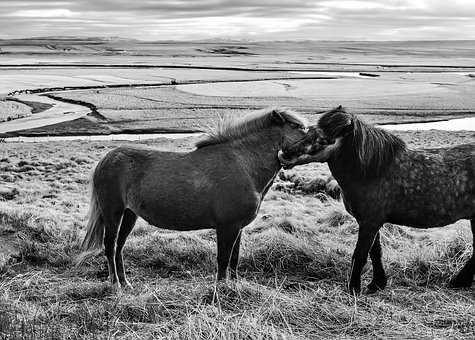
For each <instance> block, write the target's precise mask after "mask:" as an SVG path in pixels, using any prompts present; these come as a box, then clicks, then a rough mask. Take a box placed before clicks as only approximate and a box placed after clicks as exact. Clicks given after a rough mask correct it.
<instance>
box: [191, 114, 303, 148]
mask: <svg viewBox="0 0 475 340" xmlns="http://www.w3.org/2000/svg"><path fill="white" fill-rule="evenodd" d="M276 117H278V118H279V119H276ZM279 120H280V121H279ZM283 123H293V124H297V125H299V126H301V127H306V126H307V122H306V121H305V119H304V118H302V117H300V116H299V114H297V113H296V112H294V111H292V110H288V109H282V108H272V109H265V110H259V111H254V112H251V113H248V114H246V115H244V116H240V117H239V116H231V115H227V116H220V117H218V119H217V120H216V122H215V125H214V126H212V127H210V128H209V129H208V131H207V132H206V134H207V136H206V137H205V138H204V139H202V140H200V141H198V142H197V143H196V147H197V148H202V147H205V146H208V145H214V144H221V143H225V142H228V141H232V140H237V139H240V138H243V137H245V136H248V135H250V134H253V133H256V132H258V131H261V130H263V129H266V128H269V127H271V126H273V125H278V124H283Z"/></svg>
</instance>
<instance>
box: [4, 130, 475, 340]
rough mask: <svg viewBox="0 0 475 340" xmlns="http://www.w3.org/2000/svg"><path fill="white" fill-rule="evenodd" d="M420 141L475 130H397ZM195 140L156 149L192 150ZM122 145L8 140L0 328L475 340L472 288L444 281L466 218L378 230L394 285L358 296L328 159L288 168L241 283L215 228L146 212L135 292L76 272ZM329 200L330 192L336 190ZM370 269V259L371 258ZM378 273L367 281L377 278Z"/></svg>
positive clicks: (245, 258)
mask: <svg viewBox="0 0 475 340" xmlns="http://www.w3.org/2000/svg"><path fill="white" fill-rule="evenodd" d="M402 136H403V138H405V139H406V140H408V141H409V142H410V144H411V145H420V144H423V145H431V146H435V145H438V144H440V143H443V144H449V143H459V142H462V141H465V140H468V139H473V133H472V134H470V133H442V132H439V133H435V132H421V133H417V134H408V133H404V134H402ZM192 142H193V141H192V140H191V139H188V140H181V141H166V140H157V141H151V142H147V144H150V145H153V146H156V147H159V148H162V149H167V150H177V149H179V150H190V149H191V148H192ZM118 144H119V143H117V142H110V143H89V142H80V141H79V142H57V143H46V144H41V145H40V144H10V143H7V144H3V145H2V149H1V151H0V180H1V181H3V182H4V183H5V185H8V186H9V187H12V188H15V189H16V191H13V194H12V195H10V196H8V197H7V196H3V199H2V202H0V238H1V242H0V334H2V336H4V335H5V334H15V335H16V336H20V335H23V336H25V337H26V338H31V339H36V338H59V337H63V338H97V337H99V338H124V339H130V338H145V337H158V338H160V337H166V338H172V339H173V338H174V339H222V338H228V339H241V338H249V339H282V338H288V339H299V338H302V339H303V338H332V337H342V338H368V337H384V338H387V337H393V338H401V337H405V338H407V337H413V338H425V337H429V338H446V337H456V338H470V337H472V336H473V334H474V332H475V307H474V305H473V301H474V300H473V299H474V290H473V288H472V289H471V290H451V289H448V288H446V284H447V282H448V280H449V278H450V277H451V275H453V274H454V273H455V272H456V271H457V270H458V269H459V268H460V267H461V266H462V265H463V263H464V261H465V260H466V259H467V258H468V256H469V255H470V253H471V246H470V243H471V242H470V241H471V236H470V232H469V228H468V223H467V222H466V221H461V222H459V223H457V224H456V225H454V226H452V227H450V228H445V229H442V228H439V229H435V230H431V231H416V230H413V229H409V228H405V227H400V226H394V225H387V226H386V227H385V228H384V229H383V231H382V244H383V250H384V262H385V264H386V267H387V271H388V274H389V277H390V279H389V285H388V288H387V289H386V291H384V292H382V293H378V294H376V295H372V296H366V295H363V296H361V297H358V298H356V299H355V298H353V297H351V296H350V295H348V294H347V293H346V289H345V285H346V280H347V275H348V270H349V264H350V258H351V254H352V251H353V247H354V244H355V239H356V234H357V225H356V223H355V221H354V220H353V219H352V218H351V216H349V215H348V214H347V213H346V212H345V211H344V208H343V206H342V203H341V202H340V201H339V200H338V198H337V197H338V191H337V190H335V188H334V187H333V185H332V182H331V181H330V179H329V172H328V169H327V167H326V166H324V165H315V164H314V165H308V166H304V167H297V168H295V170H292V171H286V172H283V173H281V174H280V176H279V178H278V179H277V181H276V183H275V185H274V186H273V188H272V190H271V191H270V192H269V193H268V195H267V197H266V199H265V202H264V203H263V205H262V208H261V211H260V213H259V216H258V217H257V219H256V220H255V222H254V223H252V224H251V225H250V226H248V227H246V228H245V230H244V234H243V240H242V252H241V260H240V266H239V271H240V274H241V277H240V279H239V280H237V281H235V282H227V283H220V284H218V285H216V284H215V281H214V274H215V255H216V250H215V234H214V232H213V231H211V230H205V231H197V232H175V231H166V230H161V229H157V228H154V227H151V226H149V225H147V224H146V223H145V222H144V221H141V220H139V222H138V224H137V226H136V227H135V229H134V231H133V234H132V235H131V237H130V238H129V240H128V243H127V245H126V250H125V257H126V263H127V268H128V272H129V277H130V279H131V282H132V284H133V285H134V289H133V290H131V291H124V292H122V293H121V294H117V295H116V294H113V293H112V292H111V291H110V290H109V288H108V286H107V284H106V283H105V280H106V275H107V269H106V263H105V259H104V258H103V256H102V255H98V256H96V257H92V258H90V259H89V260H88V261H86V263H85V264H84V265H83V266H81V267H75V265H74V263H75V259H76V256H77V255H78V253H79V249H78V244H79V242H80V239H81V238H82V236H83V234H84V225H85V215H86V211H87V205H88V197H87V182H88V176H89V174H90V172H91V170H92V168H93V166H94V165H95V163H96V162H97V160H98V159H99V158H100V157H101V156H102V155H104V154H105V153H106V152H107V151H108V150H109V149H111V148H113V147H114V146H117V145H118ZM333 197H334V198H333ZM368 268H369V267H368ZM370 275H371V273H370V270H368V271H367V272H366V274H365V275H364V276H363V280H364V282H365V283H368V282H369V278H370Z"/></svg>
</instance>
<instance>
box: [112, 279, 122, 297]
mask: <svg viewBox="0 0 475 340" xmlns="http://www.w3.org/2000/svg"><path fill="white" fill-rule="evenodd" d="M109 287H110V290H111V292H112V293H114V294H119V293H121V292H122V287H121V285H120V283H119V281H117V282H114V283H110V286H109Z"/></svg>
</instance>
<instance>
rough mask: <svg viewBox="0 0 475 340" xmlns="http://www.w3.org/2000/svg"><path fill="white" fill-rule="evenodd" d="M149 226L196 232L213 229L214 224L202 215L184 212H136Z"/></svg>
mask: <svg viewBox="0 0 475 340" xmlns="http://www.w3.org/2000/svg"><path fill="white" fill-rule="evenodd" d="M138 215H139V216H140V217H142V218H143V219H144V220H145V221H147V222H148V223H149V224H151V225H153V226H155V227H158V228H164V229H172V230H196V229H208V228H215V225H214V224H215V223H214V222H213V221H212V219H211V218H208V217H207V216H205V215H204V214H190V213H189V212H185V211H173V212H167V211H161V212H158V211H157V212H155V213H150V212H138Z"/></svg>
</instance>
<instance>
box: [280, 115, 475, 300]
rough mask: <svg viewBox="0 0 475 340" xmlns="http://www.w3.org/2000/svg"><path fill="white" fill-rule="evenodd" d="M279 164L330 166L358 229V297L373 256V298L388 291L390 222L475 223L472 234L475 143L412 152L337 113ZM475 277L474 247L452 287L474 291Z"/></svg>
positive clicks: (354, 276) (353, 287) (354, 277)
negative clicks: (385, 259) (382, 234)
mask: <svg viewBox="0 0 475 340" xmlns="http://www.w3.org/2000/svg"><path fill="white" fill-rule="evenodd" d="M279 159H280V160H281V162H282V164H284V165H285V166H287V167H291V166H294V165H298V164H305V163H309V162H328V166H329V168H330V171H331V172H332V174H333V176H334V177H335V179H336V180H337V182H338V184H339V185H340V187H341V189H342V193H343V196H344V198H343V200H344V204H345V207H346V209H347V210H348V212H349V213H350V214H351V215H353V216H354V217H355V219H356V220H357V222H358V224H359V233H358V241H357V243H356V249H355V251H354V254H353V261H352V270H351V278H350V282H349V289H350V291H351V292H353V293H359V292H360V277H361V271H362V269H363V267H364V265H365V263H366V261H367V257H368V252H369V255H370V257H371V262H372V264H373V280H372V281H371V283H370V284H369V286H368V292H374V291H376V290H378V289H384V287H385V286H386V283H387V279H386V274H385V272H384V269H383V264H382V261H381V244H380V240H379V229H380V228H381V227H382V225H383V224H384V223H385V222H389V223H394V224H400V225H406V226H411V227H415V228H433V227H441V226H445V225H447V224H450V223H453V222H455V221H457V220H460V219H470V220H471V226H472V233H473V234H474V235H475V143H471V144H465V145H459V146H455V147H451V148H439V149H421V150H410V149H408V148H407V147H406V144H405V143H404V142H403V141H402V140H401V139H400V138H399V137H397V136H395V135H393V134H391V133H389V132H387V131H385V130H382V129H379V128H376V127H373V126H371V125H367V124H365V123H364V122H362V121H361V120H359V119H358V117H356V116H355V115H353V114H350V113H347V112H345V111H344V110H343V109H342V108H341V107H338V108H337V109H334V110H332V111H330V112H327V113H325V114H323V116H322V117H321V118H320V120H319V122H318V124H317V126H312V127H310V128H309V132H308V133H307V135H306V136H305V137H304V138H303V139H302V140H300V141H299V142H297V143H295V144H294V145H292V146H289V147H285V146H284V148H283V150H282V151H281V152H279ZM474 243H475V242H474ZM474 273H475V244H474V251H473V255H472V257H471V258H470V259H469V260H468V261H467V263H466V264H465V266H464V267H463V268H462V270H461V271H460V272H459V273H458V274H457V275H456V276H455V277H454V278H453V279H452V280H451V282H450V284H451V286H453V287H470V286H471V285H472V281H473V276H474Z"/></svg>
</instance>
